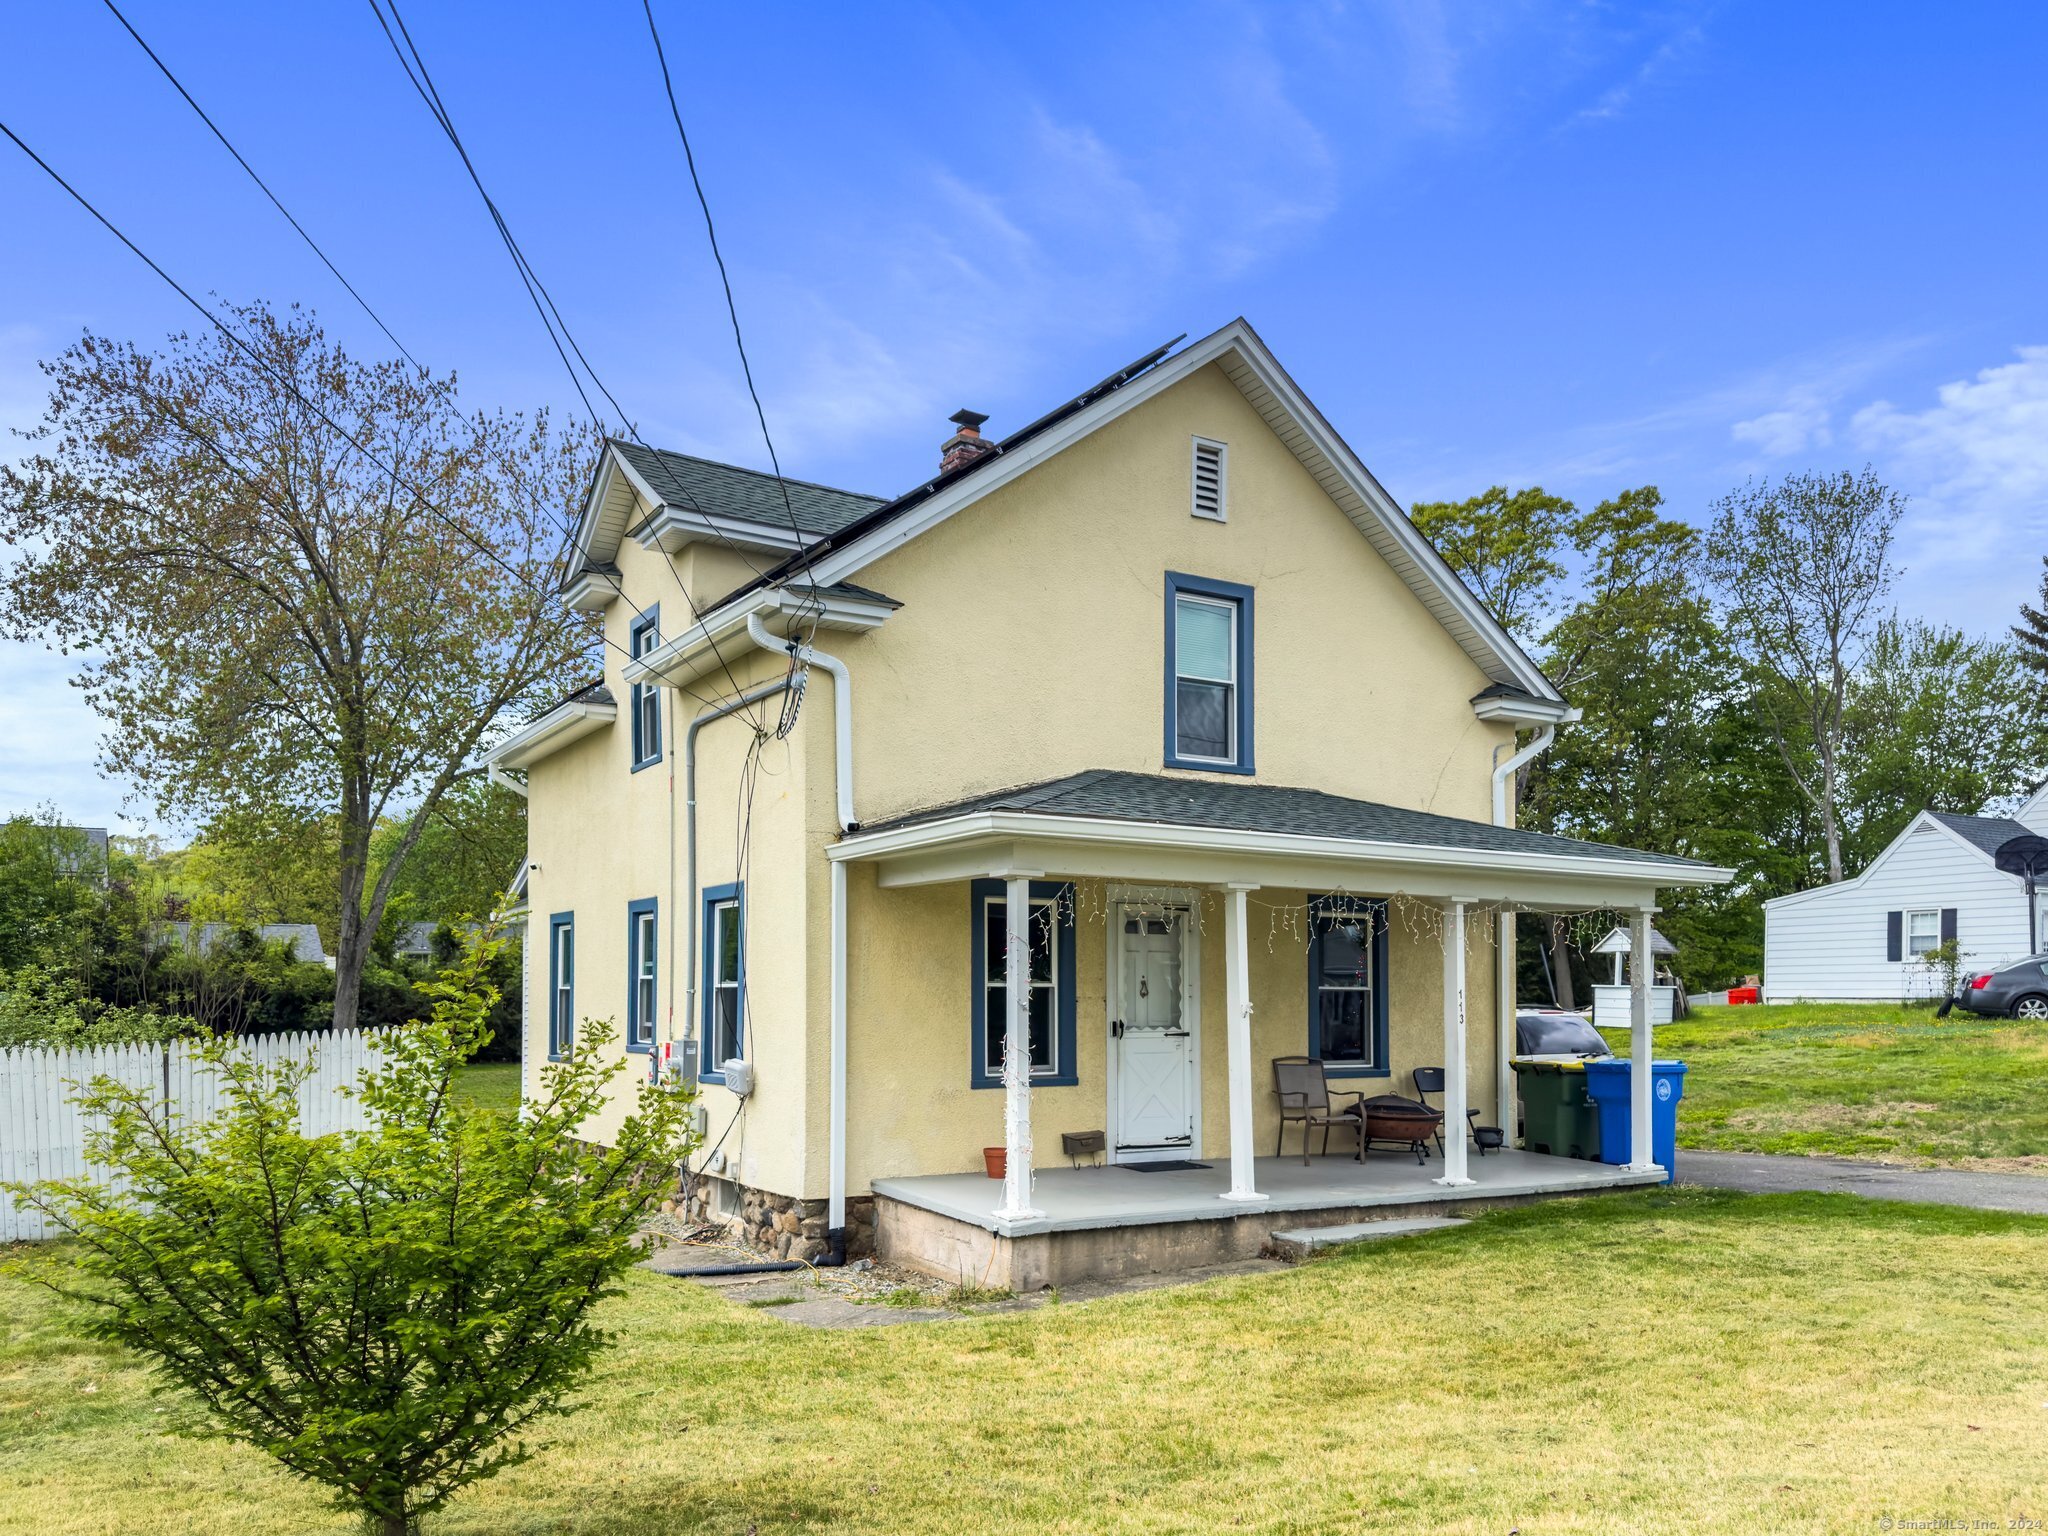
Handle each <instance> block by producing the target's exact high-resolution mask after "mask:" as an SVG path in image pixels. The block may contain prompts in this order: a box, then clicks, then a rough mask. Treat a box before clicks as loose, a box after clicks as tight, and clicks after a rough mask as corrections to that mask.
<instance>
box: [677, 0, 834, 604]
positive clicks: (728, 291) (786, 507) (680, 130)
mask: <svg viewBox="0 0 2048 1536" xmlns="http://www.w3.org/2000/svg"><path fill="white" fill-rule="evenodd" d="M640 3H641V6H642V8H643V9H644V10H645V11H646V12H647V35H648V36H649V37H651V38H653V39H654V57H655V61H656V62H657V63H659V64H660V65H661V87H662V90H663V91H664V92H665V93H666V94H667V96H668V111H669V116H670V117H672V118H674V119H675V125H676V137H677V138H679V139H681V140H682V141H683V163H684V164H686V165H687V166H688V167H689V168H690V185H691V186H692V187H694V188H695V189H696V192H697V206H698V207H699V208H701V209H702V210H703V211H704V233H705V235H706V237H707V238H708V239H709V240H710V242H711V259H712V260H713V261H714V262H716V263H717V264H718V281H719V283H720V284H721V285H722V286H723V287H724V289H725V312H726V314H727V315H728V316H730V317H731V319H732V340H733V345H734V346H735V347H737V348H738V349H739V354H740V373H741V374H742V375H743V376H744V377H745V379H746V381H747V396H748V398H749V399H751V400H752V401H753V402H754V419H755V420H756V421H758V422H760V424H761V440H762V441H763V442H764V443H766V444H767V445H768V463H769V465H770V466H771V467H772V468H773V469H774V471H775V484H776V486H777V487H778V488H779V489H780V490H781V492H782V510H783V511H784V512H786V513H787V514H788V515H789V528H790V532H791V533H793V534H795V535H796V539H797V559H798V560H799V561H800V562H801V563H802V565H803V569H804V574H805V575H806V576H808V575H809V574H810V569H811V563H810V558H809V556H808V555H807V554H806V553H805V551H804V537H803V530H802V529H801V528H799V527H797V522H796V508H795V507H793V506H792V505H790V500H789V482H788V481H786V480H784V479H783V477H782V460H781V459H780V458H779V457H777V455H776V452H775V439H774V438H773V437H772V436H771V435H770V434H769V431H768V413H767V412H766V411H764V410H763V409H762V408H761V392H760V391H759V390H757V389H756V388H755V387H754V367H753V364H752V363H750V362H748V361H747V341H746V338H745V337H744V336H742V335H741V334H740V311H739V306H738V305H737V304H736V303H734V301H733V296H732V278H731V276H730V275H729V274H728V273H727V272H726V270H725V257H724V256H723V255H721V254H720V253H719V249H718V229H717V226H716V225H714V224H713V223H712V222H711V202H710V199H709V198H707V197H706V196H705V195H704V182H703V179H702V178H701V177H699V176H698V174H697V157H696V155H695V154H694V153H693V152H692V151H691V149H690V134H689V131H688V130H687V129H686V128H684V127H683V111H682V108H681V107H679V106H677V105H676V86H675V81H674V80H673V79H671V78H670V76H669V72H668V54H667V53H666V52H665V51H664V50H663V48H662V46H661V29H660V28H659V27H657V26H656V25H655V24H654V0H640ZM811 585H812V586H813V587H815V586H816V583H815V582H812V583H811ZM813 630H814V632H815V623H814V625H813Z"/></svg>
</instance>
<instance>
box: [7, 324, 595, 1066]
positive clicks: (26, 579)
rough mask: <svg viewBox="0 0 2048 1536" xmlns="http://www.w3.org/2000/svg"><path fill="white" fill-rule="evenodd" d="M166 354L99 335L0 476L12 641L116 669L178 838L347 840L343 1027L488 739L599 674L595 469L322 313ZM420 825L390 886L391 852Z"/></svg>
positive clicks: (543, 433)
mask: <svg viewBox="0 0 2048 1536" xmlns="http://www.w3.org/2000/svg"><path fill="white" fill-rule="evenodd" d="M224 318H225V320H226V322H227V324H228V325H229V326H230V327H232V328H233V329H234V330H235V331H236V332H237V333H238V334H239V335H240V336H241V337H242V338H243V339H244V341H245V342H246V343H247V348H248V350H247V351H246V352H245V351H244V350H242V349H241V348H238V347H236V346H235V345H233V344H232V343H231V342H229V341H228V340H226V339H225V338H224V337H221V336H220V335H218V334H216V333H212V332H209V333H206V334H204V335H202V336H200V337H199V338H197V339H194V338H191V337H189V336H180V337H174V338H173V339H172V340H171V342H170V343H169V345H168V346H167V348H166V349H165V350H164V351H163V352H161V353H159V354H156V355H151V354H149V353H146V352H144V351H142V350H140V349H138V348H136V347H135V346H133V345H129V344H123V343H118V342H113V341H109V340H107V339H105V338H102V337H99V336H95V335H92V334H90V333H88V334H87V335H86V336H85V337H84V339H83V340H81V341H80V342H79V343H77V344H76V345H75V346H73V347H71V348H70V349H69V350H68V351H66V352H65V353H64V354H63V355H62V356H60V357H59V358H58V359H57V360H56V361H54V362H52V363H49V364H46V365H45V372H46V373H47V375H48V376H49V378H50V380H51V382H52V391H51V395H50V403H49V407H48V410H47V412H46V414H45V417H44V421H43V424H42V425H41V426H40V427H39V428H38V429H37V430H36V431H35V432H34V433H32V434H31V440H32V442H33V444H34V451H33V452H32V453H31V454H30V456H29V457H27V458H26V459H25V460H24V461H22V462H21V463H19V464H17V465H14V466H11V467H5V468H0V544H4V545H5V546H7V547H8V548H9V549H11V550H12V551H14V558H13V562H12V564H11V566H10V567H9V568H8V569H7V571H6V573H5V578H4V581H0V627H4V628H5V630H6V631H7V632H9V633H12V634H14V635H16V636H19V637H29V636H37V637H42V638H45V639H47V640H49V641H51V642H52V643H55V644H57V645H60V646H62V647H64V648H66V649H68V650H84V651H86V652H88V653H90V654H91V655H92V656H93V657H94V658H95V659H93V660H91V661H89V662H87V663H86V664H85V665H84V668H83V671H82V674H81V676H80V678H79V682H80V685H81V687H82V688H83V689H84V692H85V695H86V698H87V700H88V701H89V702H90V703H91V704H92V705H93V706H94V707H95V708H96V709H97V710H98V711H99V712H100V713H101V714H102V715H103V716H104V717H105V718H106V719H107V720H108V721H109V722H110V725H111V727H112V729H111V730H110V731H109V733H108V735H107V736H106V738H105V739H104V741H103V743H102V763H103V765H104V766H105V768H106V769H107V770H108V771H110V772H113V773H116V774H120V775H123V776H126V777H129V778H132V779H133V780H135V781H136V782H138V783H142V784H146V785H150V786H153V787H154V789H155V791H156V802H157V805H158V808H159V810H160V811H161V812H162V813H163V814H165V815H166V816H169V817H191V818H197V819H200V820H206V821H211V820H215V819H216V818H223V817H255V818H258V819H260V820H263V821H265V822H267V823H268V824H271V825H279V824H293V823H298V824H309V823H312V822H314V821H316V820H317V819H319V818H321V817H323V816H333V817H334V818H335V822H336V841H337V850H336V869H337V887H338V888H337V891H336V922H335V927H336V937H335V943H334V952H335V997H334V1018H335V1022H336V1023H337V1024H340V1025H347V1024H351V1023H353V1022H354V1021H355V1019H356V1014H357V1007H358V1002H359V998H360V995H361V988H362V979H363V972H364V967H365V965H366V963H367V962H368V960H369V957H370V940H371V936H372V935H373V934H374V933H375V931H376V928H377V924H378V922H379V920H380V919H381V918H382V916H383V912H384V907H385V904H386V902H387V901H388V900H389V899H390V895H391V890H392V887H393V886H394V884H395V883H396V882H397V880H398V878H399V876H400V874H401V873H402V872H403V870H404V867H405V865H406V863H407V862H408V860H409V858H410V856H411V855H412V853H413V850H414V849H415V848H416V846H417V845H418V842H419V839H420V838H421V837H422V836H424V835H425V832H426V830H427V827H428V825H429V823H430V821H431V819H432V816H433V814H434V811H435V808H436V807H437V806H438V805H439V804H440V802H441V800H442V798H443V797H444V796H445V795H446V794H447V793H448V791H449V789H450V787H451V786H452V785H454V784H455V783H456V782H457V780H458V779H460V778H461V777H462V776H463V774H464V773H465V771H466V769H467V765H468V764H469V763H470V762H471V760H472V758H473V757H474V755H475V753H476V750H477V748H478V747H479V745H480V744H481V743H482V742H483V741H484V739H485V738H486V736H487V734H488V732H489V731H490V730H491V728H492V726H493V724H494V722H496V721H498V720H499V719H500V718H501V717H503V716H504V715H505V714H506V713H507V712H508V711H513V712H516V711H518V710H520V709H522V708H530V707H532V706H535V705H537V704H540V703H543V702H545V701H546V700H547V699H549V698H551V697H552V696H554V695H555V694H556V693H557V692H559V691H561V690H562V689H564V688H565V687H566V686H567V685H568V682H569V680H570V679H571V678H578V677H581V676H583V675H585V674H586V673H587V671H588V662H587V659H586V657H587V653H588V650H589V648H590V646H591V644H592V643H593V641H594V637H595V631H594V629H593V628H592V627H591V626H590V624H589V623H588V622H587V621H585V620H584V619H582V618H581V617H580V616H578V615H576V614H573V613H571V612H570V611H569V610H568V609H567V608H565V607H564V606H563V605H562V604H561V603H560V602H559V600H558V599H557V598H556V597H555V596H554V595H553V594H554V592H555V588H556V584H557V580H558V578H559V575H560V558H561V551H562V548H563V545H564V542H565V541H564V540H563V537H562V533H563V529H564V527H565V526H566V521H567V517H568V513H569V509H570V508H571V506H572V505H573V503H574V501H575V499H576V498H577V496H578V495H579V494H580V493H581V491H582V489H583V483H584V480H585V475H586V469H585V467H586V465H587V462H588V455H589V444H588V442H587V440H586V439H585V438H584V437H583V436H582V434H580V433H571V434H568V435H566V436H564V435H562V434H558V433H557V432H555V431H554V429H553V428H552V427H551V426H550V424H549V422H548V420H547V418H546V416H545V415H542V416H540V417H537V418H534V419H532V420H528V419H525V418H522V417H520V416H516V415H506V414H503V413H491V412H472V413H467V414H465V413H464V412H463V411H462V409H461V408H460V406H459V403H458V401H457V397H456V390H455V382H454V380H453V379H452V378H436V377H433V376H431V375H429V374H427V373H425V372H423V371H416V370H413V369H410V368H406V367H402V366H400V365H399V364H396V363H382V364H368V363H362V362H359V361H357V360H356V359H354V358H352V357H350V356H348V355H347V354H346V353H345V352H343V351H342V350H341V349H340V348H339V347H338V346H335V345H333V344H331V343H329V342H328V341H327V339H326V337H325V335H324V334H323V333H322V332H321V330H320V328H319V326H318V325H317V324H316V323H315V322H314V321H313V320H312V319H311V318H309V317H306V316H302V315H299V314H297V313H292V314H288V315H283V316H280V315H278V314H275V313H273V312H272V311H271V310H269V309H267V308H265V307H263V306H261V305H257V306H251V307H247V308H235V307H232V306H230V307H227V308H226V309H225V310H224ZM387 815H391V816H394V817H398V818H399V819H401V820H402V821H403V823H404V828H405V830H404V831H403V832H402V833H401V834H400V835H399V836H398V837H397V839H396V840H395V841H394V842H393V843H392V844H391V846H390V848H389V851H388V853H387V855H386V857H385V860H384V863H383V866H382V868H381V869H379V870H376V871H374V872H373V870H372V862H371V846H370V845H371V840H372V837H373V834H374V833H375V831H376V828H377V826H378V824H379V822H380V821H381V820H382V819H383V818H384V817H386V816H387Z"/></svg>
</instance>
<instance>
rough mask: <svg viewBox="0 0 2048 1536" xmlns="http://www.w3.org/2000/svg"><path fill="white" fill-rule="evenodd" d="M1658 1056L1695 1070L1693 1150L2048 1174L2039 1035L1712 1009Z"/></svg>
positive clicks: (1852, 1008) (1889, 1010) (1911, 1013)
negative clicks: (1877, 1159) (1808, 1155)
mask: <svg viewBox="0 0 2048 1536" xmlns="http://www.w3.org/2000/svg"><path fill="white" fill-rule="evenodd" d="M1610 1038H1612V1039H1613V1040H1614V1042H1615V1044H1616V1046H1617V1048H1618V1049H1621V1050H1623V1051H1626V1049H1627V1045H1626V1036H1625V1035H1623V1034H1613V1035H1611V1036H1610ZM1657 1054H1658V1055H1659V1056H1675V1057H1679V1058H1682V1059H1683V1060H1684V1061H1685V1063H1686V1066H1687V1069H1688V1070H1687V1072H1686V1077H1685V1100H1684V1103H1683V1104H1682V1105H1681V1106H1680V1109H1679V1116H1678V1144H1679V1145H1680V1146H1681V1147H1698V1148H1702V1149H1707V1150H1713V1151H1727V1152H1806V1153H1813V1152H1826V1153H1835V1154H1839V1155H1842V1156H1848V1157H1880V1158H1888V1159H1892V1160H1906V1161H1919V1162H1932V1163H1942V1164H1947V1165H1951V1166H1962V1167H1969V1166H1976V1167H2010V1168H2021V1169H2023V1168H2026V1167H2028V1166H2030V1165H2031V1164H2038V1165H2040V1166H2042V1167H2044V1168H2048V1029H2043V1028H2042V1027H2041V1026H2039V1025H2027V1024H2021V1023H2019V1022H2018V1021H2016V1020H2010V1019H1977V1018H1974V1017H1972V1016H1970V1015H1968V1014H1963V1013H1954V1014H1951V1015H1950V1016H1949V1017H1948V1018H1947V1019H1945V1020H1943V1019H1937V1018H1935V1016H1934V1013H1933V1010H1932V1009H1929V1008H1900V1007H1897V1006H1889V1007H1887V1006H1882V1005H1864V1004H1848V1003H1842V1004H1797V1003H1794V1004H1785V1005H1782V1006H1773V1007H1755V1008H1727V1007H1715V1008H1700V1009H1696V1010H1695V1011H1694V1016H1693V1017H1692V1018H1691V1019H1688V1020H1686V1021H1685V1022H1683V1023H1678V1024H1672V1025H1669V1026H1667V1027H1664V1028H1661V1029H1659V1030H1658V1031H1657Z"/></svg>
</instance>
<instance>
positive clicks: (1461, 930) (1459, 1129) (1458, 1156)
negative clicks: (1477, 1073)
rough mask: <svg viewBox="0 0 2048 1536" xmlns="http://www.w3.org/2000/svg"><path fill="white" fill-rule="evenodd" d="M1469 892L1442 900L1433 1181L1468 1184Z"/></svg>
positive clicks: (1444, 1183) (1450, 1185)
mask: <svg viewBox="0 0 2048 1536" xmlns="http://www.w3.org/2000/svg"><path fill="white" fill-rule="evenodd" d="M1470 903H1471V898H1470V897H1469V896H1453V897H1451V898H1450V899H1449V900H1447V901H1445V903H1444V1171H1443V1177H1442V1178H1440V1179H1438V1180H1437V1181H1436V1182H1437V1183H1439V1184H1443V1185H1447V1186H1449V1187H1452V1188H1456V1187H1457V1186H1459V1185H1463V1184H1470V1183H1471V1182H1472V1180H1471V1178H1470V1177H1469V1176H1468V1175H1467V1174H1466V1172H1465V1139H1466V1130H1465V908H1466V907H1467V906H1468V905H1470Z"/></svg>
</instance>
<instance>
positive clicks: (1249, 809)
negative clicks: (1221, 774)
mask: <svg viewBox="0 0 2048 1536" xmlns="http://www.w3.org/2000/svg"><path fill="white" fill-rule="evenodd" d="M985 811H1017V812H1025V813H1029V814H1031V815H1037V816H1074V817H1091V818H1097V819H1105V820H1110V821H1133V822H1148V823H1152V824H1155V825H1159V826H1176V827H1205V828H1213V829H1221V830H1226V831H1233V832H1264V833H1272V834H1276V835H1281V836H1292V837H1323V838H1335V839H1341V840H1344V841H1348V842H1364V843H1396V844H1403V845H1406V846H1409V847H1415V848H1446V849H1456V850H1459V851H1461V852H1473V853H1529V854H1552V855H1567V854H1568V855H1572V856H1574V857H1577V858H1591V859H1603V860H1612V861H1614V862H1615V863H1616V864H1620V865H1627V864H1651V865H1658V866H1661V867H1666V868H1668V867H1670V866H1674V865H1676V866H1681V867H1684V868H1688V869H1693V870H1698V871H1700V872H1701V873H1708V872H1709V871H1710V870H1711V869H1712V866H1710V865H1707V864H1703V863H1701V862H1700V861H1699V860H1697V859H1687V858H1680V857H1678V856H1676V855H1673V854H1662V853H1644V852H1642V851H1641V850H1639V849H1635V848H1617V847H1614V846H1613V845H1612V844H1609V843H1589V842H1582V841H1580V840H1579V839H1578V838H1573V837H1555V836H1552V835H1551V834H1550V833H1547V832H1526V831H1523V830H1521V829H1520V828H1518V827H1496V826H1494V825H1493V824H1492V823H1491V822H1484V821H1466V820H1463V819H1462V818H1460V817H1456V816H1439V815H1437V814H1435V813H1434V812H1431V811H1411V810H1405V809H1403V808H1402V807H1400V806H1394V805H1380V804H1378V803H1377V802H1375V801H1371V800H1351V799H1347V798H1345V797H1344V796H1342V795H1332V794H1325V793H1324V792H1323V791H1322V790H1319V789H1289V788H1286V787H1284V786H1281V785H1277V784H1244V783H1221V782H1217V781H1215V780H1210V779H1178V778H1168V777H1166V776H1164V775H1163V774H1156V773H1130V772H1124V771H1121V770H1117V769H1109V768H1091V769H1089V770H1088V771H1087V772H1085V773H1075V774H1069V775H1067V776H1066V777H1065V778H1059V779H1047V780H1043V781H1041V782H1039V783H1036V784H1022V785H1018V786H1017V787H1015V788H1012V789H1001V790H996V791H995V792H993V793H991V794H985V795H976V796H973V797H971V798H969V799H966V800H958V801H954V802H952V803H950V804H947V805H939V806H932V807H930V808H928V809H925V810H918V811H911V812H908V813H906V814H904V815H902V816H895V817H891V818H889V819H888V820H886V821H877V822H869V823H866V824H864V825H863V826H862V827H861V829H860V832H859V834H858V835H859V836H861V837H867V836H870V835H873V834H877V833H885V832H892V831H896V830H898V829H899V828H903V827H912V826H920V825H923V824H925V823H928V822H935V821H945V820H949V819H951V818H953V817H958V816H972V815H975V814H977V813H980V812H985Z"/></svg>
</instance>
